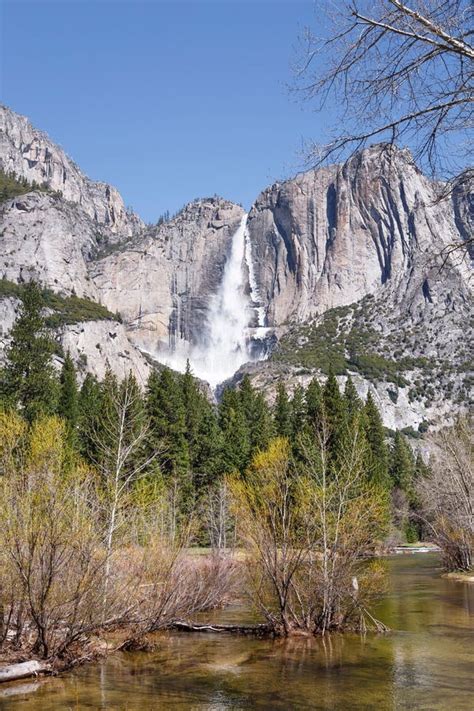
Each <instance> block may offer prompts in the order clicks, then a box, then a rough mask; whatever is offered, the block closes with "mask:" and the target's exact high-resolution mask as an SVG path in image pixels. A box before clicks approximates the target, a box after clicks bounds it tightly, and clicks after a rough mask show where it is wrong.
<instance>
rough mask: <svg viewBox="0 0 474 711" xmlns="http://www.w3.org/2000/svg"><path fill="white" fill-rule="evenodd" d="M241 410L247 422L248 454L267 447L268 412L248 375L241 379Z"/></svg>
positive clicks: (268, 437)
mask: <svg viewBox="0 0 474 711" xmlns="http://www.w3.org/2000/svg"><path fill="white" fill-rule="evenodd" d="M238 392H239V397H240V402H241V405H242V410H243V413H244V416H245V419H246V421H247V427H248V431H249V441H250V454H251V455H252V454H254V453H255V452H256V451H257V450H259V449H260V450H262V449H265V447H267V445H268V442H269V441H270V438H271V436H272V420H271V415H270V410H269V408H268V406H267V403H266V402H265V398H264V396H263V394H262V393H259V392H257V391H256V390H255V388H254V387H253V386H252V383H251V382H250V378H249V376H248V375H245V376H244V377H243V378H242V382H241V384H240V388H239V391H238Z"/></svg>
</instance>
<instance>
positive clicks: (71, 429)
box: [58, 352, 79, 446]
mask: <svg viewBox="0 0 474 711" xmlns="http://www.w3.org/2000/svg"><path fill="white" fill-rule="evenodd" d="M60 384H61V388H60V393H59V401H58V415H59V416H60V417H62V418H63V420H64V421H65V422H66V432H67V439H68V442H69V444H70V445H71V446H75V444H76V436H77V423H78V417H79V394H78V389H77V381H76V369H75V367H74V362H73V360H72V358H71V355H70V354H69V352H68V353H66V356H65V358H64V363H63V366H62V369H61V376H60Z"/></svg>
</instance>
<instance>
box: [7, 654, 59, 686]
mask: <svg viewBox="0 0 474 711" xmlns="http://www.w3.org/2000/svg"><path fill="white" fill-rule="evenodd" d="M49 671H51V666H50V665H49V664H47V663H46V662H38V661H37V660H36V659H34V660H32V661H31V662H20V663H19V664H8V665H7V666H4V667H0V684H1V683H2V682H4V681H16V680H17V679H27V678H28V677H29V676H37V675H38V674H44V673H45V672H49Z"/></svg>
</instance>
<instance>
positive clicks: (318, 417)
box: [305, 378, 323, 430]
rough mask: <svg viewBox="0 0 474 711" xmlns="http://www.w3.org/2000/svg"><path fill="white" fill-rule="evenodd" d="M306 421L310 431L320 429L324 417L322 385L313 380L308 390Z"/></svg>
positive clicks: (306, 396)
mask: <svg viewBox="0 0 474 711" xmlns="http://www.w3.org/2000/svg"><path fill="white" fill-rule="evenodd" d="M305 399H306V419H307V424H308V425H309V427H310V429H313V430H314V429H318V428H319V427H320V426H321V421H322V417H323V404H322V402H323V393H322V390H321V385H320V384H319V381H318V380H317V379H316V378H313V379H312V381H311V382H310V384H309V385H308V387H307V389H306V395H305Z"/></svg>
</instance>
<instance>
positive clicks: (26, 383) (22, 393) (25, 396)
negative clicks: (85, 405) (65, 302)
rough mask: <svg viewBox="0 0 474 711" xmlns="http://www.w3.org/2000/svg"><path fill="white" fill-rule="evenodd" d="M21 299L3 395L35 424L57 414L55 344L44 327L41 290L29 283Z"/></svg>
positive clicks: (8, 353) (9, 352)
mask: <svg viewBox="0 0 474 711" xmlns="http://www.w3.org/2000/svg"><path fill="white" fill-rule="evenodd" d="M21 298H22V306H21V310H20V315H19V317H18V319H17V320H16V322H15V324H14V326H13V328H12V331H11V343H10V346H9V347H8V349H7V354H6V355H7V358H6V365H5V368H4V369H3V372H2V379H1V394H2V399H3V400H4V401H5V402H6V404H7V405H9V406H10V407H18V408H19V409H20V411H21V413H22V414H23V416H24V417H25V418H26V419H27V420H28V421H29V422H32V421H33V420H34V419H35V418H36V417H37V416H38V415H40V414H46V415H47V414H53V413H54V411H55V408H56V402H57V393H58V386H57V379H56V377H55V374H54V370H53V366H52V363H51V359H52V355H53V352H54V342H53V340H52V338H51V337H50V336H49V334H48V332H47V330H46V327H45V321H44V318H43V315H42V309H43V296H42V293H41V290H40V288H39V287H38V285H37V284H35V283H34V282H30V283H29V284H27V285H26V286H25V288H24V289H23V290H22V296H21Z"/></svg>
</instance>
